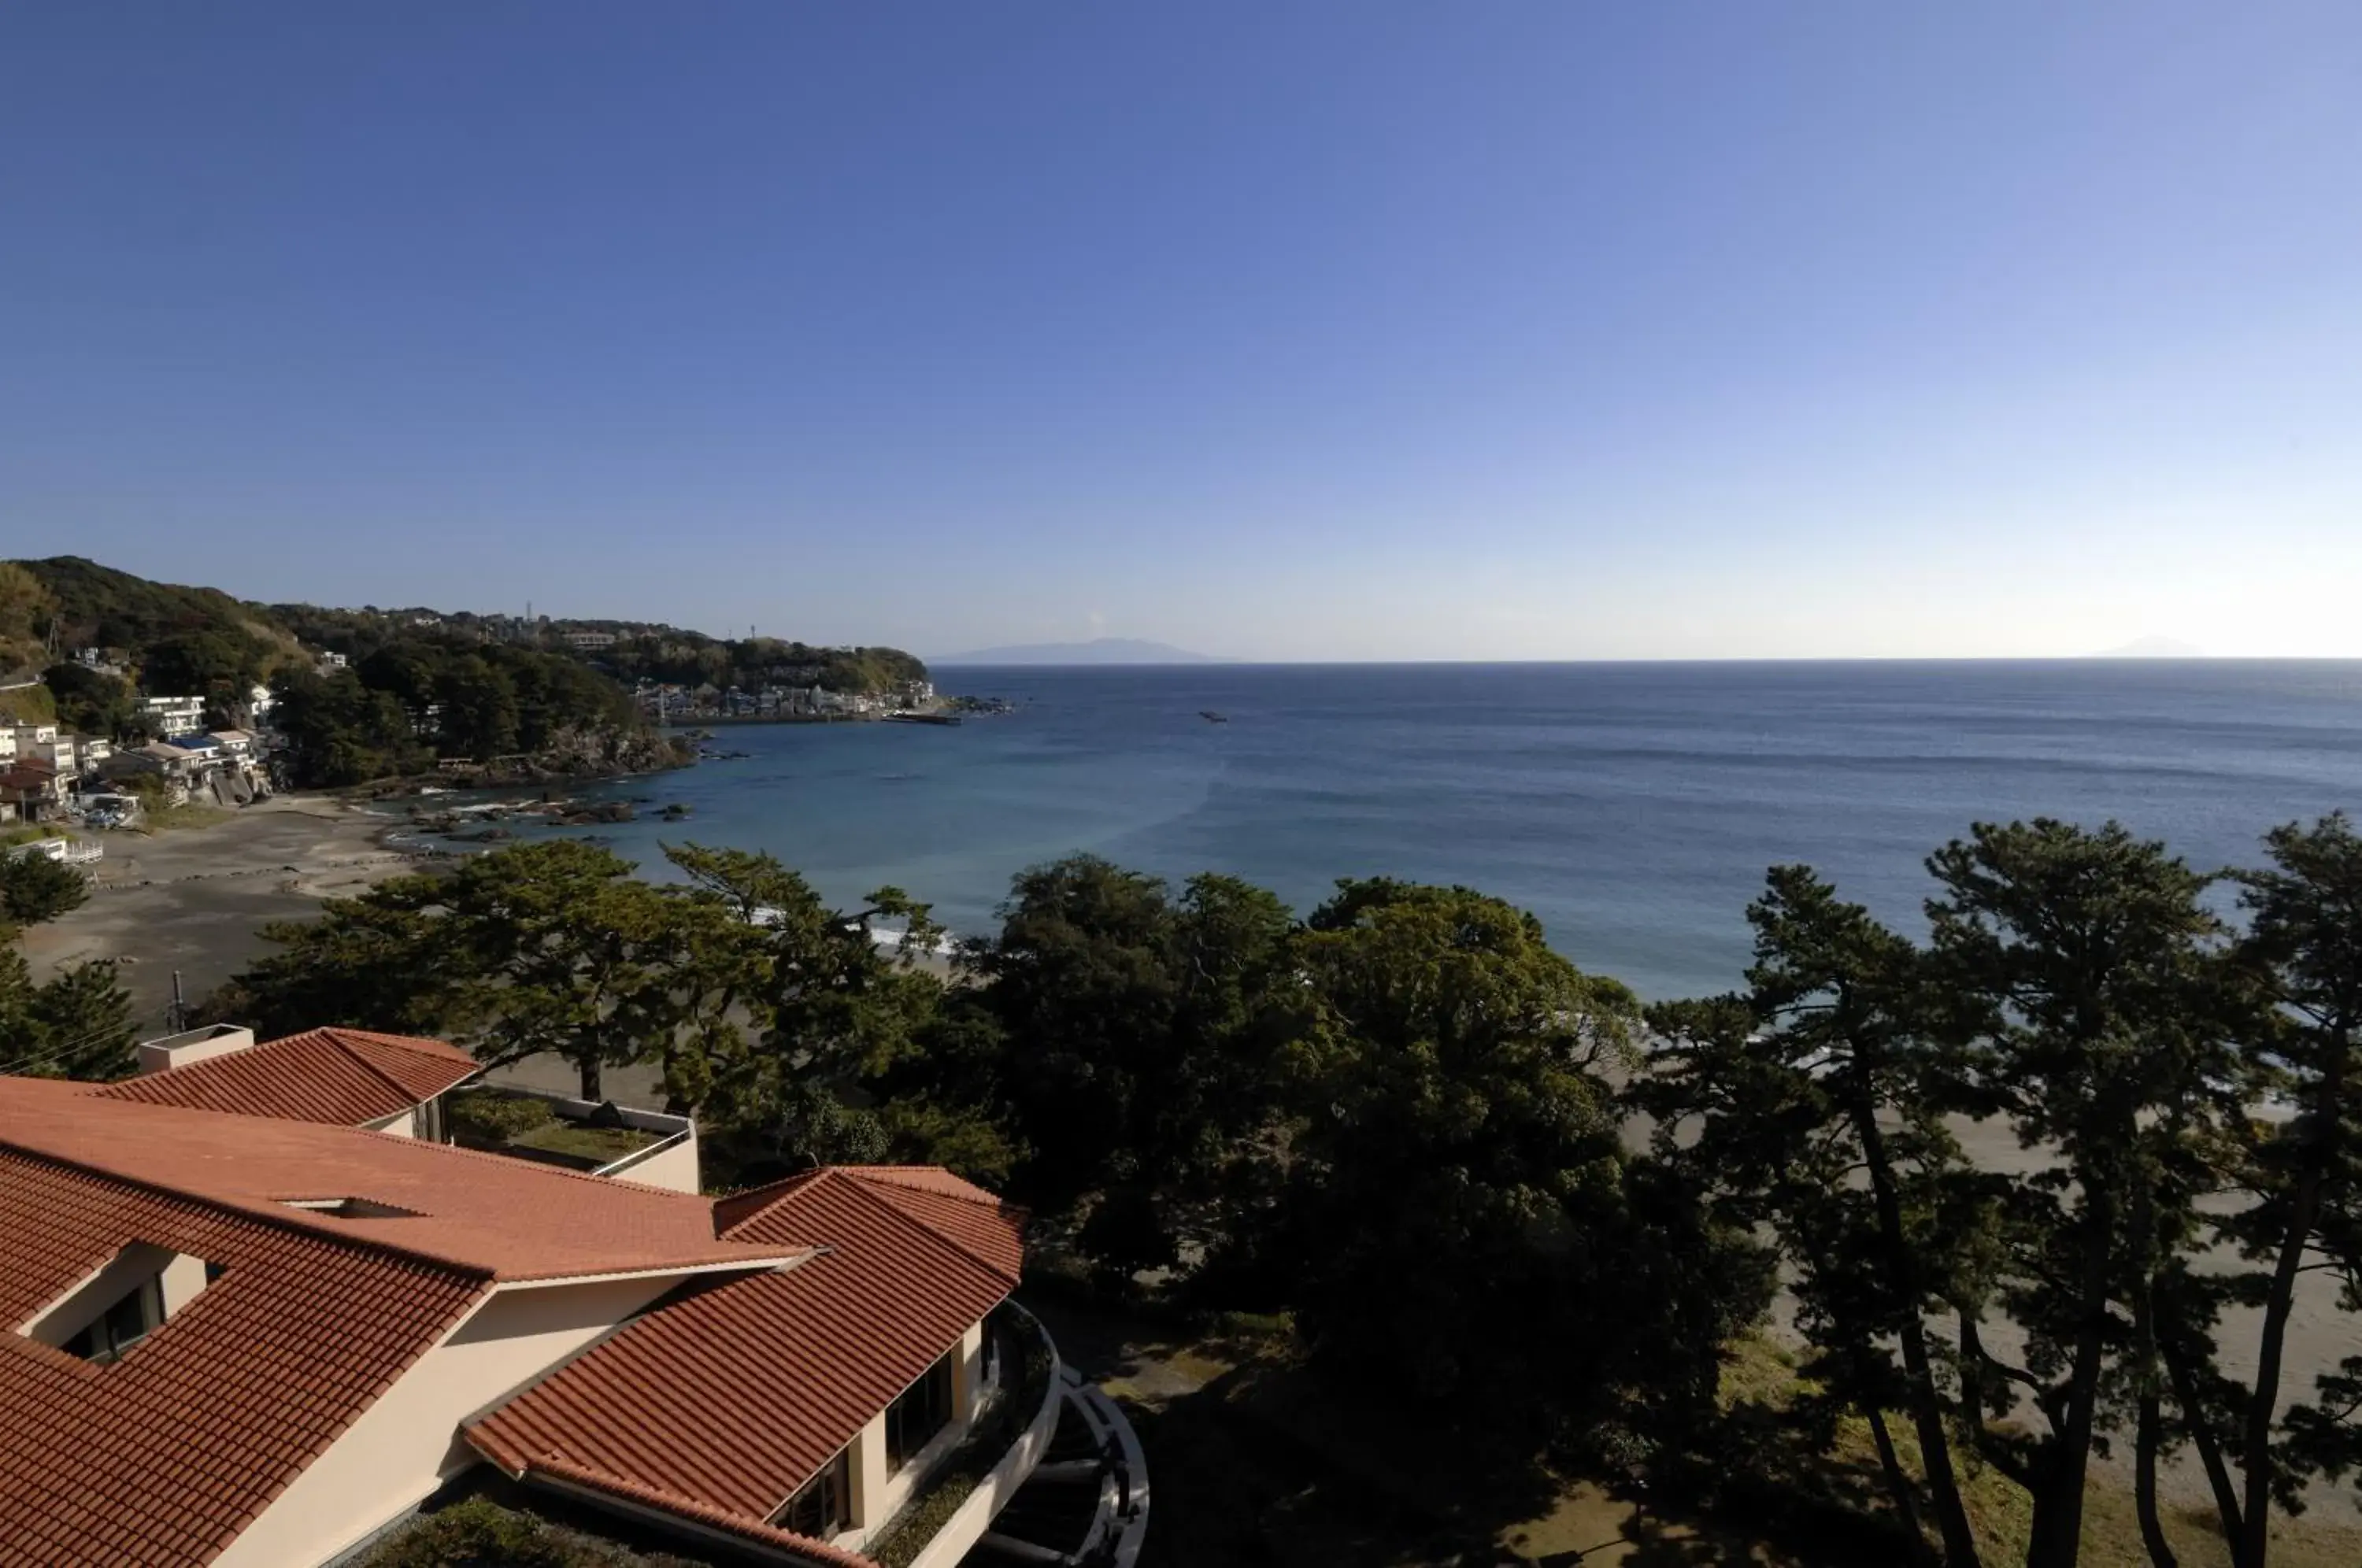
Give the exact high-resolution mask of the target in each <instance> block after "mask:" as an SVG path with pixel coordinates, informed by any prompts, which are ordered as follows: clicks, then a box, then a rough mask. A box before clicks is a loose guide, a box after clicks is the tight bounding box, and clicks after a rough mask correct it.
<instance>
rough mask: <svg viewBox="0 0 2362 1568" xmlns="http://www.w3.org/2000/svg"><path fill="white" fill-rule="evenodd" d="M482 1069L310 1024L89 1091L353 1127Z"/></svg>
mask: <svg viewBox="0 0 2362 1568" xmlns="http://www.w3.org/2000/svg"><path fill="white" fill-rule="evenodd" d="M479 1070H480V1064H479V1063H478V1062H477V1061H476V1059H475V1058H474V1057H472V1056H470V1055H468V1054H467V1053H466V1052H465V1051H462V1050H460V1049H459V1048H458V1046H456V1045H447V1044H445V1043H443V1042H442V1041H440V1040H421V1039H415V1038H413V1037H411V1036H409V1035H403V1034H373V1033H370V1032H366V1031H363V1030H358V1029H314V1030H309V1031H306V1032H304V1033H302V1034H290V1035H288V1036H286V1037H285V1038H284V1039H281V1040H273V1041H270V1042H269V1043H265V1044H260V1045H254V1046H249V1047H248V1048H247V1049H246V1050H243V1051H235V1052H231V1053H229V1054H227V1055H220V1056H209V1057H207V1058H205V1059H204V1060H203V1061H200V1062H192V1063H190V1064H189V1065H188V1066H185V1067H174V1068H172V1069H171V1070H170V1071H167V1072H160V1073H149V1074H146V1075H144V1076H142V1077H136V1078H125V1079H123V1080H122V1081H121V1082H119V1083H112V1084H108V1085H107V1086H106V1087H105V1088H101V1089H98V1090H96V1091H94V1092H95V1093H97V1094H99V1095H101V1096H104V1097H105V1098H106V1099H125V1100H138V1101H141V1102H143V1103H145V1104H149V1105H181V1106H187V1107H190V1108H192V1109H193V1110H219V1111H227V1112H230V1113H232V1114H234V1115H241V1116H273V1117H280V1118H283V1119H285V1120H287V1121H326V1122H335V1123H337V1124H338V1125H340V1126H346V1127H358V1126H360V1125H362V1124H363V1123H365V1122H370V1121H384V1120H386V1119H387V1118H388V1117H391V1116H398V1115H400V1114H401V1113H402V1112H403V1111H405V1110H409V1109H410V1108H411V1107H412V1106H414V1105H416V1104H418V1103H420V1102H421V1101H424V1100H429V1099H434V1098H435V1097H436V1095H438V1094H441V1093H442V1092H443V1091H444V1090H446V1089H448V1088H452V1087H453V1086H454V1085H457V1084H460V1083H464V1082H466V1081H467V1080H468V1079H469V1078H470V1077H474V1076H475V1074H476V1073H477V1072H478V1071H479Z"/></svg>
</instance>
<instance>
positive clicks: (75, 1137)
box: [0, 1029, 1098, 1568]
mask: <svg viewBox="0 0 2362 1568" xmlns="http://www.w3.org/2000/svg"><path fill="white" fill-rule="evenodd" d="M141 1066H142V1069H143V1070H142V1073H141V1076H139V1077H133V1078H129V1079H126V1080H123V1081H121V1082H118V1083H114V1084H105V1085H94V1084H84V1083H72V1082H63V1081H58V1080H50V1079H33V1078H16V1077H0V1317H5V1318H6V1320H8V1322H9V1324H10V1326H11V1327H13V1328H14V1329H15V1332H13V1333H6V1334H0V1413H5V1416H6V1419H5V1420H0V1503H5V1517H6V1529H5V1531H0V1562H26V1563H44V1564H47V1563H77V1564H82V1563H90V1564H95V1563H116V1562H138V1563H142V1564H155V1565H171V1564H183V1563H217V1564H224V1565H227V1568H249V1565H251V1568H302V1565H304V1564H321V1563H326V1562H330V1561H332V1560H335V1559H337V1558H340V1557H342V1556H343V1555H344V1554H346V1553H347V1552H348V1551H352V1550H353V1549H354V1548H356V1547H358V1546H360V1545H362V1544H364V1543H365V1542H367V1541H368V1540H370V1538H371V1537H372V1536H374V1535H375V1534H377V1533H378V1532H380V1531H381V1530H382V1529H385V1528H386V1527H387V1526H389V1525H391V1524H392V1523H395V1522H398V1521H399V1520H401V1519H402V1518H405V1517H406V1516H407V1515H408V1514H409V1513H410V1512H411V1511H412V1510H414V1508H415V1507H417V1506H418V1505H419V1504H420V1503H421V1502H422V1501H423V1500H425V1499H426V1498H428V1497H429V1496H433V1495H434V1494H436V1492H438V1491H440V1490H442V1489H444V1488H445V1487H446V1486H447V1485H449V1484H450V1483H452V1482H453V1481H454V1480H455V1478H457V1477H458V1476H459V1475H461V1474H462V1473H464V1472H466V1471H468V1470H469V1469H470V1468H472V1467H473V1466H475V1465H477V1464H479V1463H484V1462H487V1461H489V1462H490V1463H492V1464H494V1465H496V1466H497V1467H498V1468H499V1469H500V1470H501V1471H502V1472H503V1473H505V1474H508V1475H509V1476H511V1477H513V1478H515V1479H516V1480H518V1481H521V1482H522V1483H523V1484H524V1485H527V1486H531V1487H535V1488H543V1489H546V1490H548V1491H550V1492H552V1493H554V1494H557V1495H562V1496H565V1497H567V1498H568V1499H570V1500H572V1501H574V1502H577V1503H586V1504H590V1505H592V1506H595V1507H600V1508H603V1509H607V1510H609V1511H612V1512H613V1513H615V1514H617V1515H619V1516H623V1517H624V1518H628V1519H630V1520H631V1521H633V1522H634V1523H635V1525H636V1526H639V1527H642V1528H647V1527H655V1528H657V1529H662V1530H665V1531H668V1532H670V1533H672V1534H674V1535H676V1536H678V1537H679V1538H680V1539H681V1540H683V1541H684V1542H685V1543H686V1544H687V1548H688V1549H689V1550H692V1551H700V1552H712V1553H715V1554H718V1555H725V1556H727V1557H728V1558H730V1559H731V1560H733V1561H749V1562H770V1563H781V1564H790V1565H794V1564H802V1565H807V1568H810V1565H822V1568H869V1565H870V1560H869V1559H868V1558H866V1557H864V1556H862V1555H861V1552H862V1551H863V1550H864V1549H865V1548H867V1547H869V1546H870V1545H871V1544H872V1543H874V1542H877V1541H878V1540H881V1539H882V1538H883V1537H884V1536H885V1535H886V1534H887V1533H889V1532H890V1531H893V1530H895V1529H904V1528H907V1529H922V1530H925V1531H927V1532H929V1535H928V1538H927V1539H926V1540H924V1541H923V1542H922V1543H921V1544H920V1545H919V1547H918V1550H917V1551H916V1552H915V1553H911V1552H908V1551H905V1550H904V1549H905V1548H907V1547H908V1546H909V1545H910V1542H908V1541H907V1540H905V1541H900V1542H898V1543H897V1545H896V1555H897V1558H898V1560H900V1561H905V1562H912V1563H913V1564H914V1565H915V1568H948V1565H949V1564H951V1563H954V1562H957V1561H958V1560H959V1559H960V1558H961V1557H962V1556H963V1555H965V1554H966V1551H967V1550H968V1548H969V1547H971V1546H972V1545H974V1544H975V1542H976V1541H977V1540H978V1539H980V1538H981V1536H982V1535H983V1534H984V1532H985V1530H986V1529H987V1528H988V1526H989V1525H990V1523H991V1521H992V1518H993V1516H994V1514H995V1513H996V1512H997V1511H998V1510H999V1507H1000V1506H1001V1505H1002V1504H1003V1503H1005V1502H1006V1501H1007V1499H1008V1497H1009V1496H1010V1494H1012V1493H1013V1492H1014V1491H1015V1490H1016V1489H1017V1487H1018V1486H1019V1485H1021V1484H1022V1483H1023V1482H1024V1480H1025V1479H1026V1478H1027V1477H1028V1475H1030V1474H1031V1473H1032V1470H1033V1468H1034V1466H1035V1464H1036V1463H1038V1462H1039V1460H1040V1458H1041V1455H1042V1453H1043V1451H1044V1450H1045V1449H1046V1448H1047V1447H1048V1445H1049V1443H1050V1441H1051V1437H1052V1433H1053V1432H1054V1429H1055V1426H1056V1422H1057V1419H1058V1411H1059V1410H1060V1408H1063V1407H1064V1405H1065V1403H1066V1402H1067V1401H1068V1400H1070V1399H1071V1397H1073V1391H1072V1389H1071V1388H1070V1387H1069V1386H1067V1385H1066V1384H1065V1382H1064V1380H1062V1379H1061V1377H1060V1376H1059V1375H1058V1368H1057V1363H1056V1355H1055V1352H1054V1349H1053V1348H1052V1347H1051V1346H1050V1345H1049V1343H1048V1341H1047V1339H1046V1337H1044V1336H1043V1335H1042V1334H1041V1331H1040V1329H1039V1326H1038V1325H1036V1324H1034V1323H1033V1322H1032V1320H1031V1319H1030V1318H1027V1317H1025V1316H1024V1315H1023V1314H1022V1313H1021V1312H1019V1311H1016V1310H1014V1309H1012V1308H1010V1307H1008V1306H1006V1305H1005V1303H1007V1298H1008V1297H1009V1295H1010V1291H1011V1289H1012V1288H1013V1287H1014V1286H1016V1285H1017V1283H1018V1281H1019V1277H1020V1269H1021V1262H1022V1244H1021V1227H1020V1216H1018V1215H1017V1214H1016V1213H1015V1212H1014V1211H1012V1210H1010V1209H1008V1208H1006V1207H1005V1206H1004V1205H1002V1204H1001V1203H1000V1202H999V1200H998V1199H997V1198H994V1197H993V1196H992V1195H991V1194H990V1193H988V1192H986V1191H984V1190H983V1189H981V1188H978V1187H973V1186H971V1185H970V1184H968V1183H966V1182H965V1181H962V1180H960V1179H959V1178H958V1177H956V1176H953V1175H951V1174H950V1173H949V1172H947V1171H944V1170H942V1169H940V1168H936V1167H933V1166H925V1167H905V1166H888V1167H879V1166H846V1167H822V1168H821V1169H817V1170H812V1171H807V1172H804V1173H802V1174H800V1175H798V1176H793V1177H790V1178H789V1179H788V1180H786V1181H783V1182H779V1183H777V1184H775V1185H773V1186H769V1187H757V1188H755V1189H753V1190H751V1191H746V1192H742V1193H738V1194H736V1195H734V1196H732V1197H728V1198H719V1199H716V1198H706V1197H702V1196H700V1195H699V1193H698V1191H697V1186H698V1183H697V1174H696V1172H695V1169H694V1158H693V1154H692V1156H691V1158H690V1169H689V1170H688V1171H687V1172H686V1173H681V1172H679V1171H678V1170H676V1171H675V1172H674V1173H673V1176H674V1179H675V1184H676V1186H678V1187H683V1188H685V1190H675V1189H673V1188H671V1187H665V1186H658V1185H653V1184H652V1182H651V1181H650V1180H646V1179H643V1175H644V1174H646V1176H651V1177H654V1176H660V1175H661V1174H662V1173H660V1172H658V1171H657V1169H656V1167H655V1166H654V1165H653V1164H644V1165H640V1166H637V1167H635V1168H634V1170H633V1171H632V1173H631V1174H630V1175H629V1176H626V1177H624V1178H623V1179H617V1178H616V1177H613V1176H595V1175H586V1174H583V1173H581V1172H579V1171H575V1170H568V1169H561V1168H557V1167H556V1166H554V1165H546V1164H539V1163H533V1162H528V1161H526V1160H524V1159H518V1158H510V1157H505V1156H502V1155H501V1154H487V1153H482V1152H479V1151H477V1150H473V1149H463V1148H457V1147H453V1146H451V1145H449V1144H447V1143H441V1142H438V1141H437V1140H438V1139H439V1137H441V1136H442V1135H444V1134H445V1133H446V1132H447V1131H448V1130H449V1125H450V1120H451V1119H450V1118H449V1117H447V1115H446V1113H445V1106H446V1099H445V1097H446V1096H447V1095H448V1094H449V1093H450V1091H451V1090H452V1089H454V1088H458V1086H460V1085H462V1084H465V1083H467V1082H468V1081H469V1079H470V1078H471V1077H473V1076H474V1074H475V1072H476V1064H475V1063H474V1062H473V1061H472V1060H471V1059H469V1057H468V1056H467V1055H466V1054H465V1053H463V1052H460V1051H458V1050H456V1049H455V1048H453V1047H451V1046H448V1045H445V1044H442V1043H439V1042H435V1041H424V1040H414V1039H408V1038H405V1037H402V1036H393V1035H383V1034H375V1033H370V1032H361V1031H355V1030H343V1029H320V1030H314V1031H311V1032H308V1033H305V1034H300V1035H294V1036H291V1037H289V1038H287V1039H283V1040H278V1041H272V1042H269V1043H256V1042H255V1041H254V1040H253V1037H252V1035H251V1034H250V1033H248V1032H245V1031H238V1030H201V1031H195V1032H191V1033H189V1034H185V1035H180V1036H174V1037H172V1038H171V1039H168V1040H163V1041H158V1042H153V1043H150V1044H149V1045H147V1046H143V1047H142V1050H141ZM599 1109H600V1110H602V1111H612V1110H613V1108H612V1107H602V1108H599ZM671 1147H672V1148H673V1149H674V1151H675V1154H674V1156H673V1157H674V1158H675V1159H676V1160H677V1159H678V1157H679V1154H678V1152H679V1149H681V1148H683V1147H686V1148H688V1149H690V1150H692V1151H693V1149H694V1143H693V1142H690V1143H686V1144H681V1143H674V1144H672V1145H671ZM1003 1401H1015V1403H1013V1404H1010V1405H1009V1406H1007V1408H1008V1409H1009V1410H1010V1413H1011V1415H1012V1416H1014V1417H1015V1418H1016V1419H1015V1420H1014V1421H1013V1422H1010V1423H1003V1422H999V1421H995V1422H993V1423H990V1424H986V1425H983V1426H982V1427H981V1428H979V1422H980V1421H981V1420H982V1418H983V1417H984V1416H985V1415H986V1414H987V1413H988V1412H990V1411H994V1410H997V1409H999V1408H1002V1402H1003ZM1012 1433H1013V1435H1012ZM971 1439H973V1440H974V1441H973V1443H971ZM963 1445H967V1447H966V1448H964V1446H963ZM977 1445H981V1448H982V1450H983V1452H970V1451H971V1450H973V1449H975V1448H976V1447H977ZM955 1456H961V1457H962V1460H963V1463H960V1464H957V1465H948V1464H947V1462H949V1461H951V1460H952V1459H953V1458H954V1457H955ZM977 1463H981V1464H982V1465H983V1466H985V1467H986V1468H987V1471H988V1474H986V1478H985V1480H984V1481H983V1482H982V1483H980V1484H978V1485H976V1487H975V1489H974V1490H973V1491H971V1492H968V1493H967V1494H966V1500H965V1501H963V1502H961V1503H960V1504H959V1505H958V1507H956V1508H955V1509H951V1510H949V1511H948V1513H945V1512H944V1510H940V1509H933V1508H929V1507H927V1506H926V1504H927V1499H928V1493H929V1487H930V1482H931V1479H932V1477H933V1474H935V1472H936V1471H937V1470H938V1469H939V1468H948V1469H950V1470H951V1471H953V1472H954V1473H955V1474H973V1473H974V1471H975V1469H976V1467H977ZM1097 1490H1098V1489H1097V1488H1096V1487H1094V1488H1093V1493H1094V1495H1096V1493H1097ZM946 1496H948V1494H946Z"/></svg>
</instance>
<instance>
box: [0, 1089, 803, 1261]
mask: <svg viewBox="0 0 2362 1568" xmlns="http://www.w3.org/2000/svg"><path fill="white" fill-rule="evenodd" d="M235 1059H236V1058H234V1057H232V1058H226V1060H235ZM181 1070H182V1071H184V1072H192V1071H195V1070H196V1069H194V1068H183V1069H181ZM175 1076H177V1075H175ZM132 1081H133V1082H138V1081H141V1080H132ZM0 1145H13V1146H15V1147H17V1148H18V1149H21V1150H23V1151H25V1152H26V1153H28V1154H43V1155H47V1156H49V1157H50V1158H53V1159H57V1160H61V1161H64V1162H66V1163H69V1164H72V1165H79V1166H81V1167H83V1168H84V1169H87V1170H92V1171H95V1172H98V1173H101V1174H105V1175H108V1176H118V1177H121V1178H123V1179H125V1180H128V1181H134V1182H140V1183H145V1184H147V1185H149V1186H151V1187H158V1188H160V1189H162V1190H165V1191H169V1192H177V1193H184V1194H188V1195H190V1196H193V1197H198V1198H207V1199H211V1200H212V1201H214V1202H216V1203H220V1204H224V1205H226V1206H228V1207H230V1208H233V1209H240V1210H242V1211H244V1212H247V1213H249V1214H256V1215H263V1216H269V1217H270V1218H272V1219H274V1220H284V1219H286V1218H288V1217H292V1219H293V1220H294V1221H295V1222H296V1223H298V1224H300V1225H304V1226H307V1227H310V1228H313V1229H315V1230H317V1231H321V1232H322V1233H324V1234H330V1235H334V1236H337V1237H340V1238H344V1237H349V1238H354V1239H358V1240H361V1241H366V1242H374V1243H376V1244H378V1245H381V1246H384V1247H390V1248H395V1249H399V1250H401V1251H403V1252H405V1253H411V1254H413V1255H414V1256H417V1257H423V1258H428V1259H434V1260H437V1261H440V1262H444V1263H448V1264H457V1265H458V1266H460V1267H463V1268H469V1269H475V1270H479V1271H481V1272H483V1273H485V1274H488V1275H491V1276H492V1277H494V1278H497V1279H501V1280H521V1279H557V1278H567V1277H571V1276H576V1275H602V1274H634V1273H655V1272H659V1271H664V1270H681V1269H690V1268H705V1267H745V1268H753V1267H760V1266H765V1265H766V1264H776V1263H778V1262H780V1261H784V1260H786V1259H789V1258H792V1257H794V1256H796V1255H798V1254H799V1251H800V1250H799V1249H796V1248H780V1247H774V1246H764V1245H757V1244H754V1243H753V1242H740V1241H734V1240H729V1239H725V1238H723V1237H721V1236H719V1235H717V1234H716V1233H715V1223H714V1217H713V1210H712V1205H711V1204H710V1203H709V1202H707V1201H706V1200H705V1199H704V1198H699V1197H696V1196H694V1195H693V1194H690V1193H682V1192H668V1191H666V1190H664V1189H662V1188H658V1187H643V1186H640V1185H638V1184H636V1183H634V1182H628V1181H615V1180H613V1179H609V1178H604V1177H600V1176H584V1175H580V1174H579V1173H577V1172H574V1171H568V1170H565V1169H561V1168H559V1167H557V1166H555V1165H536V1164H529V1163H527V1162H525V1161H523V1160H513V1159H508V1158H506V1157H504V1156H502V1155H499V1154H476V1153H473V1152H471V1151H469V1150H464V1149H455V1148H451V1147H449V1146H448V1145H446V1144H439V1143H425V1142H422V1141H420V1140H418V1139H415V1138H398V1137H393V1136H392V1135H389V1134H386V1133H381V1132H363V1131H361V1130H359V1129H357V1128H351V1127H335V1126H324V1125H321V1124H318V1123H315V1122H307V1121H280V1120H277V1119H274V1118H266V1117H259V1116H237V1115H228V1114H223V1113H218V1112H214V1111H205V1110H188V1109H185V1108H183V1107H180V1106H170V1105H151V1104H145V1103H141V1102H138V1101H135V1100H130V1099H123V1098H120V1097H110V1096H107V1095H105V1094H93V1093H90V1092H89V1091H88V1088H87V1086H85V1085H82V1084H69V1083H60V1082H51V1081H47V1080H42V1079H35V1078H6V1077H0ZM317 1198H365V1199H367V1200H369V1201H370V1202H372V1203H379V1204H384V1205H387V1206H389V1207H391V1208H393V1209H403V1210H405V1211H406V1213H405V1215H404V1216H403V1217H402V1218H391V1219H345V1218H341V1217H331V1216H326V1215H320V1214H313V1213H308V1212H306V1211H304V1210H302V1209H291V1208H288V1207H287V1205H288V1204H289V1203H291V1202H297V1201H302V1200H305V1199H317ZM0 1219H5V1217H0ZM5 1268H6V1257H5V1253H0V1269H5Z"/></svg>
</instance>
